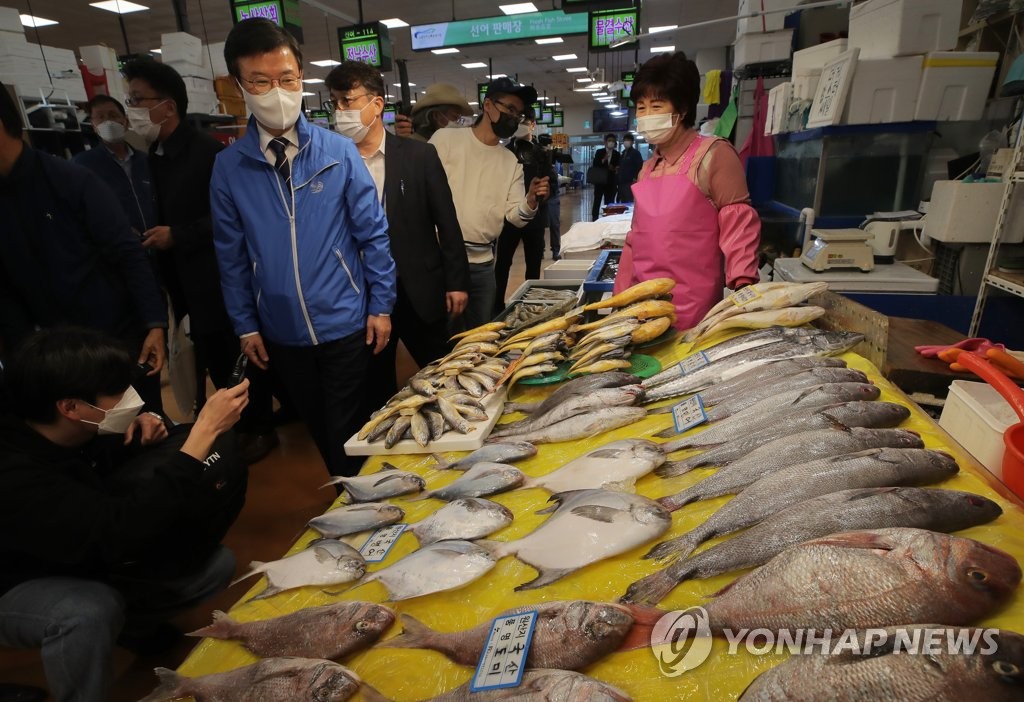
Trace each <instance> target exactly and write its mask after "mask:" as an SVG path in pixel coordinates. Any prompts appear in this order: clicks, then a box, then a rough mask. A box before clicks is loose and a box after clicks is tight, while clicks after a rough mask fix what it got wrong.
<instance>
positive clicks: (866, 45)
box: [850, 0, 963, 60]
mask: <svg viewBox="0 0 1024 702" xmlns="http://www.w3.org/2000/svg"><path fill="white" fill-rule="evenodd" d="M962 5H963V0H867V2H863V3H860V4H858V5H854V6H853V8H852V9H851V10H850V48H851V49H852V48H854V47H856V48H858V49H860V59H861V60H865V59H883V58H892V57H893V56H908V55H912V54H924V53H927V52H929V51H948V50H950V49H954V48H956V40H957V34H958V33H959V31H960V10H961V7H962Z"/></svg>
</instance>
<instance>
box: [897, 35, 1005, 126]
mask: <svg viewBox="0 0 1024 702" xmlns="http://www.w3.org/2000/svg"><path fill="white" fill-rule="evenodd" d="M998 59H999V54H998V53H996V52H994V51H989V52H971V51H932V52H929V53H927V54H925V57H924V77H923V78H922V79H921V91H920V93H919V94H918V96H917V108H916V110H915V112H914V119H922V120H942V121H947V122H952V121H957V120H978V119H981V118H982V115H983V114H984V113H985V100H986V99H987V98H988V90H989V87H991V85H992V76H993V74H995V71H996V61H998Z"/></svg>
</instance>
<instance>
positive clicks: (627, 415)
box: [488, 407, 647, 444]
mask: <svg viewBox="0 0 1024 702" xmlns="http://www.w3.org/2000/svg"><path fill="white" fill-rule="evenodd" d="M646 416H647V410H645V409H644V408H643V407H605V408H603V409H597V410H593V411H590V412H584V413H583V414H578V415H576V416H574V417H569V418H568V419H563V420H562V421H560V422H556V423H554V424H551V425H549V426H546V427H542V428H540V429H537V430H536V431H531V432H527V433H525V434H517V435H516V437H517V438H519V439H520V440H522V441H529V442H530V443H534V444H543V443H552V442H557V441H574V440H576V439H589V438H590V437H592V436H596V435H598V434H600V433H602V432H605V431H611V430H612V429H618V428H619V427H624V426H626V425H627V424H633V423H634V422H639V421H640V420H641V419H643V418H644V417H646ZM488 440H489V439H488Z"/></svg>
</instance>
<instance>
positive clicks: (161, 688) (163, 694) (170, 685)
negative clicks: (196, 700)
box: [139, 668, 188, 702]
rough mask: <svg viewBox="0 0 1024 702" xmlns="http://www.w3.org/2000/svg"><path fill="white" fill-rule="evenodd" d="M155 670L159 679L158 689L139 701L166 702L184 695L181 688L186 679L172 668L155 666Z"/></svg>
mask: <svg viewBox="0 0 1024 702" xmlns="http://www.w3.org/2000/svg"><path fill="white" fill-rule="evenodd" d="M153 672H154V673H156V677H157V680H158V681H159V682H158V683H157V686H156V689H155V690H153V691H152V692H151V693H149V694H148V695H146V696H145V697H143V698H142V699H141V700H139V702H164V700H173V699H176V698H178V697H181V696H182V693H183V691H180V690H179V688H180V687H181V683H182V681H183V680H184V678H183V677H182V676H180V675H178V674H177V673H175V672H174V671H173V670H171V669H170V668H154V669H153ZM184 694H188V693H184Z"/></svg>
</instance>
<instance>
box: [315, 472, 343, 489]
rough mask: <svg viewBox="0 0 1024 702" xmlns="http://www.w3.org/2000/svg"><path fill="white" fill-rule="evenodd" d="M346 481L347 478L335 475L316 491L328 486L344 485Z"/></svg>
mask: <svg viewBox="0 0 1024 702" xmlns="http://www.w3.org/2000/svg"><path fill="white" fill-rule="evenodd" d="M346 480H348V478H346V477H345V476H343V475H337V476H335V477H333V478H331V479H330V480H328V481H327V482H326V483H324V484H323V485H321V486H320V487H319V488H318V489H320V490H323V489H324V488H325V487H327V486H328V485H337V484H338V483H344V482H345V481H346Z"/></svg>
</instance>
